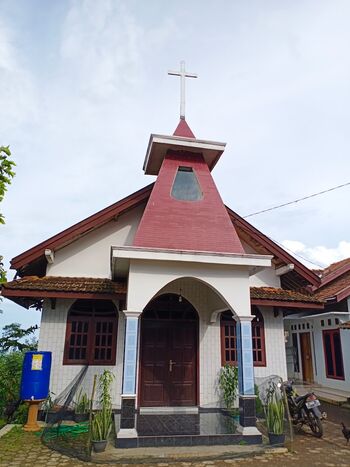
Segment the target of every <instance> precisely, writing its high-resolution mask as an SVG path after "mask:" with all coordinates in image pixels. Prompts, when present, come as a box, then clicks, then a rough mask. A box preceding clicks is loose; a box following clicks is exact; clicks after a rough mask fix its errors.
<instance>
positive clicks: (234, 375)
mask: <svg viewBox="0 0 350 467" xmlns="http://www.w3.org/2000/svg"><path fill="white" fill-rule="evenodd" d="M219 388H220V391H221V394H222V397H223V399H224V402H225V405H226V408H227V409H228V410H232V409H233V406H234V403H235V401H236V399H237V395H238V368H237V367H236V366H232V365H227V364H226V365H225V366H224V367H223V368H221V371H220V375H219Z"/></svg>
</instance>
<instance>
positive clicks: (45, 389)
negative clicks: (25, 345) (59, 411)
mask: <svg viewBox="0 0 350 467" xmlns="http://www.w3.org/2000/svg"><path fill="white" fill-rule="evenodd" d="M50 370H51V352H26V354H25V355H24V361H23V368H22V380H21V393H20V397H21V399H22V400H42V399H46V397H47V396H48V394H49V385H50Z"/></svg>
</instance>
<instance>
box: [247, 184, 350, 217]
mask: <svg viewBox="0 0 350 467" xmlns="http://www.w3.org/2000/svg"><path fill="white" fill-rule="evenodd" d="M349 185H350V182H346V183H343V184H342V185H337V186H334V187H332V188H328V189H327V190H323V191H319V192H317V193H313V194H312V195H308V196H303V197H302V198H298V199H295V200H293V201H289V202H288V203H283V204H278V205H277V206H272V207H271V208H267V209H262V210H261V211H256V212H252V213H250V214H247V215H246V216H242V217H243V219H247V217H252V216H256V215H258V214H262V213H264V212H269V211H274V210H275V209H280V208H283V207H285V206H290V205H291V204H296V203H299V202H300V201H305V200H306V199H310V198H314V197H315V196H319V195H323V194H325V193H329V192H330V191H334V190H338V189H339V188H344V187H345V186H349Z"/></svg>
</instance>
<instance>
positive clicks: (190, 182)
mask: <svg viewBox="0 0 350 467" xmlns="http://www.w3.org/2000/svg"><path fill="white" fill-rule="evenodd" d="M171 196H172V197H173V198H175V199H178V200H180V201H199V200H201V199H202V198H203V193H202V190H201V188H200V186H199V182H198V180H197V176H196V174H195V172H194V170H193V169H192V167H182V166H180V167H179V168H178V169H177V173H176V176H175V180H174V183H173V187H172V189H171Z"/></svg>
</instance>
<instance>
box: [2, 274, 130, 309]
mask: <svg viewBox="0 0 350 467" xmlns="http://www.w3.org/2000/svg"><path fill="white" fill-rule="evenodd" d="M126 290H127V288H126V283H125V282H122V281H117V282H116V281H111V280H110V279H105V278H91V277H61V276H44V277H38V276H26V277H23V278H21V279H16V280H13V281H11V282H5V283H3V284H1V295H2V296H3V297H6V298H9V299H10V300H13V301H14V302H17V303H18V304H19V305H22V306H24V307H26V308H28V307H29V306H31V305H32V304H33V303H35V302H37V301H38V300H40V299H43V298H75V299H78V298H87V299H97V300H98V299H100V300H101V299H107V300H108V299H116V298H125V294H126Z"/></svg>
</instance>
